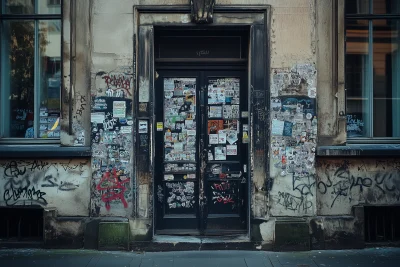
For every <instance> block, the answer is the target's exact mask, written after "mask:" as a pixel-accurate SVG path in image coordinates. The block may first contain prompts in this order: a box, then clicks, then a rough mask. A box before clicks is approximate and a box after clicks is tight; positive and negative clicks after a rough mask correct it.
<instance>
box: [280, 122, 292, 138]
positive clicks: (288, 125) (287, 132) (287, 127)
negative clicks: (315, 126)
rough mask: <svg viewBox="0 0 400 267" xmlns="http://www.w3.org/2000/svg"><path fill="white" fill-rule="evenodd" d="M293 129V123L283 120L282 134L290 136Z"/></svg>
mask: <svg viewBox="0 0 400 267" xmlns="http://www.w3.org/2000/svg"><path fill="white" fill-rule="evenodd" d="M292 131H293V123H292V122H289V121H285V122H284V125H283V134H282V135H283V136H292Z"/></svg>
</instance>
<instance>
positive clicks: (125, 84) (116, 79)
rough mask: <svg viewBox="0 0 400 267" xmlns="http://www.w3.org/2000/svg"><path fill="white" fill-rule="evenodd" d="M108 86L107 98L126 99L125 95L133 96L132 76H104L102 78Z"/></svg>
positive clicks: (118, 74)
mask: <svg viewBox="0 0 400 267" xmlns="http://www.w3.org/2000/svg"><path fill="white" fill-rule="evenodd" d="M101 78H102V79H103V80H104V83H105V85H106V89H107V90H106V94H107V96H115V97H125V94H126V95H128V96H132V93H131V92H130V90H131V83H132V78H133V77H132V75H130V74H122V73H116V74H104V75H102V76H101Z"/></svg>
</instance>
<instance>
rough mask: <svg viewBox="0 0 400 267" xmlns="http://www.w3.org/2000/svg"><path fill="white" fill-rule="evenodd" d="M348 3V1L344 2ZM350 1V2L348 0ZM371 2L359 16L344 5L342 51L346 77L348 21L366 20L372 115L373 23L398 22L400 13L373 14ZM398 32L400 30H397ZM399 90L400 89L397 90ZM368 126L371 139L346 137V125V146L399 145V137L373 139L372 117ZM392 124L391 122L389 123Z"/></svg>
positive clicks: (372, 109) (369, 102)
mask: <svg viewBox="0 0 400 267" xmlns="http://www.w3.org/2000/svg"><path fill="white" fill-rule="evenodd" d="M345 1H349V0H345ZM350 1H351V0H350ZM373 4H374V3H373V0H369V1H368V13H360V14H347V10H346V5H344V20H345V21H344V25H345V26H344V34H345V43H344V51H345V59H344V60H345V63H344V72H345V77H346V76H347V75H346V74H347V73H346V66H347V65H346V58H347V52H346V37H347V36H346V33H347V22H348V21H349V20H366V21H368V47H369V49H368V59H369V61H371V62H370V64H369V68H368V70H367V72H368V74H371V75H369V76H370V77H371V78H369V81H370V82H371V84H372V86H371V88H370V90H369V92H368V95H369V98H368V105H369V109H370V111H371V112H370V113H371V114H373V112H374V108H373V101H374V98H373V93H374V87H373V81H374V80H373V75H372V73H373V53H374V50H373V45H374V41H373V34H374V31H373V22H374V21H375V20H399V21H400V13H399V14H374V13H373V11H374V5H373ZM398 30H399V32H400V28H399V29H398ZM345 90H346V93H345V106H346V116H347V103H348V102H347V101H348V99H347V98H348V89H347V88H346V89H345ZM399 90H400V88H399ZM370 117H371V119H370V121H369V122H370V124H371V127H372V129H371V130H370V131H371V134H370V136H371V137H348V136H347V123H346V139H347V140H346V141H347V144H399V143H400V136H399V137H373V121H374V119H373V116H372V115H371V116H370ZM391 123H393V121H392V122H391Z"/></svg>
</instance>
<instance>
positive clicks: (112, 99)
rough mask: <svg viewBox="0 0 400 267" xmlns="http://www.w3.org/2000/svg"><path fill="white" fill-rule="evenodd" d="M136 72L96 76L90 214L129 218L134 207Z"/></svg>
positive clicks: (128, 70) (123, 69) (123, 70)
mask: <svg viewBox="0 0 400 267" xmlns="http://www.w3.org/2000/svg"><path fill="white" fill-rule="evenodd" d="M132 73H133V71H132V68H131V67H121V68H118V69H116V70H113V71H110V72H104V71H100V72H98V73H97V74H96V75H95V86H96V87H95V88H93V89H92V106H91V112H92V113H91V124H92V131H91V141H92V152H93V153H92V171H93V174H92V193H91V206H92V207H91V214H92V216H100V215H101V214H103V213H105V214H113V215H117V216H118V215H124V216H125V215H126V211H124V210H125V209H127V208H128V207H129V205H132V195H133V193H132V186H131V185H132V184H133V183H132V180H131V177H132V175H131V173H132V169H131V166H132V164H131V163H132V154H131V151H133V140H132V137H133V127H134V125H133V124H134V122H133V117H132V109H133V106H132V99H131V96H132V90H133V74H132Z"/></svg>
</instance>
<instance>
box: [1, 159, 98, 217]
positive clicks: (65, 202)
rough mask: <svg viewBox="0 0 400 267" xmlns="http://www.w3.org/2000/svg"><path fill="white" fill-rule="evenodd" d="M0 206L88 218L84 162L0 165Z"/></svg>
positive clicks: (86, 164) (20, 162)
mask: <svg viewBox="0 0 400 267" xmlns="http://www.w3.org/2000/svg"><path fill="white" fill-rule="evenodd" d="M0 174H1V177H0V195H1V199H0V206H7V207H15V206H21V205H23V206H32V205H35V206H41V207H43V208H45V209H48V210H52V209H55V210H57V214H58V215H60V216H88V211H89V201H90V194H89V192H90V180H91V179H90V178H91V174H90V168H89V164H88V160H86V159H84V160H80V159H73V160H64V159H63V160H9V161H6V160H2V161H0Z"/></svg>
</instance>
